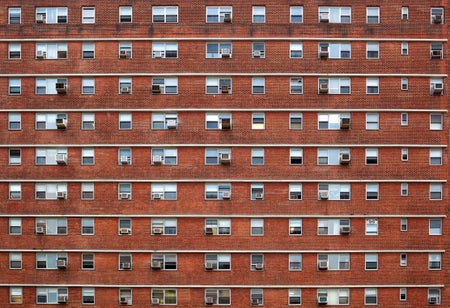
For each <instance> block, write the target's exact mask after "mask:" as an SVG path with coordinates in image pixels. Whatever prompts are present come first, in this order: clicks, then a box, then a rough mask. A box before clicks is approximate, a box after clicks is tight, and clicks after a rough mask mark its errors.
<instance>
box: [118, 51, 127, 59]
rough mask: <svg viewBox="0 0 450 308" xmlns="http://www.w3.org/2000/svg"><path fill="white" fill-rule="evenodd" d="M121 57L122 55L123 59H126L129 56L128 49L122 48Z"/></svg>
mask: <svg viewBox="0 0 450 308" xmlns="http://www.w3.org/2000/svg"><path fill="white" fill-rule="evenodd" d="M119 57H120V58H121V59H126V58H128V52H127V51H126V50H121V51H119Z"/></svg>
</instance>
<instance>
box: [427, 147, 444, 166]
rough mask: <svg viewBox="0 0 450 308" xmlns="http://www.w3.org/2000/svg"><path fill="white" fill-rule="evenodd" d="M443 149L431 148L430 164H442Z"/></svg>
mask: <svg viewBox="0 0 450 308" xmlns="http://www.w3.org/2000/svg"><path fill="white" fill-rule="evenodd" d="M442 160H443V156H442V149H435V148H431V149H430V165H432V166H441V165H442Z"/></svg>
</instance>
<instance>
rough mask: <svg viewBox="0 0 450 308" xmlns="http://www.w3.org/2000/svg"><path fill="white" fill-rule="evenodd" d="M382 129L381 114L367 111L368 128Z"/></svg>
mask: <svg viewBox="0 0 450 308" xmlns="http://www.w3.org/2000/svg"><path fill="white" fill-rule="evenodd" d="M378 129H380V115H379V114H378V113H366V130H378Z"/></svg>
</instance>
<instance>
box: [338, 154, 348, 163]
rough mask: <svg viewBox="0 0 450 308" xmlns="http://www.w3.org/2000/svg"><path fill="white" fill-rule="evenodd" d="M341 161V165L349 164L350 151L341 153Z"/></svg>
mask: <svg viewBox="0 0 450 308" xmlns="http://www.w3.org/2000/svg"><path fill="white" fill-rule="evenodd" d="M339 163H340V164H341V165H348V164H349V163H350V153H341V154H340V155H339Z"/></svg>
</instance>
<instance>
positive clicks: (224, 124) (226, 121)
mask: <svg viewBox="0 0 450 308" xmlns="http://www.w3.org/2000/svg"><path fill="white" fill-rule="evenodd" d="M220 127H221V128H222V129H230V128H231V119H230V118H222V119H220Z"/></svg>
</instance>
